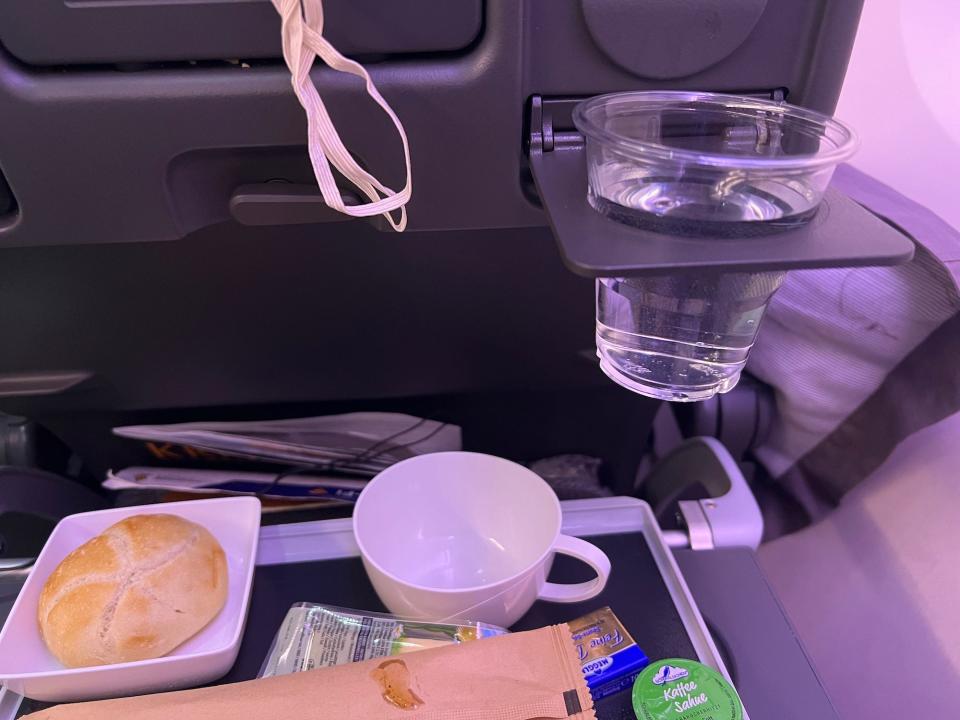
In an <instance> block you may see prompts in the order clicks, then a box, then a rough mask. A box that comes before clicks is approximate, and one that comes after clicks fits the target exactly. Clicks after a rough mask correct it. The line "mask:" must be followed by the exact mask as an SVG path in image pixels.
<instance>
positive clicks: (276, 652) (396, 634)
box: [258, 603, 507, 677]
mask: <svg viewBox="0 0 960 720" xmlns="http://www.w3.org/2000/svg"><path fill="white" fill-rule="evenodd" d="M506 633H507V631H506V630H504V629H503V628H501V627H496V626H494V625H488V624H486V623H479V622H478V623H463V624H451V623H430V622H419V621H416V620H404V619H401V618H398V617H396V616H394V615H387V614H385V613H377V612H366V611H362V610H349V609H346V608H341V607H334V606H332V605H317V604H314V603H297V604H296V605H294V606H293V607H291V608H290V610H289V611H288V612H287V616H286V617H285V618H284V620H283V624H282V625H281V626H280V629H279V630H278V631H277V634H276V637H275V638H274V640H273V645H272V646H271V647H270V652H269V654H268V655H267V657H266V659H265V660H264V662H263V666H262V667H261V669H260V675H259V676H258V677H273V676H275V675H288V674H290V673H297V672H303V671H305V670H313V669H315V668H320V667H333V666H335V665H343V664H344V663H351V662H359V661H362V660H370V659H371V658H380V657H389V656H391V655H402V654H405V653H410V652H416V651H418V650H427V649H429V648H435V647H441V646H444V645H454V644H458V643H465V642H470V641H472V640H480V639H483V638H489V637H496V636H497V635H505V634H506Z"/></svg>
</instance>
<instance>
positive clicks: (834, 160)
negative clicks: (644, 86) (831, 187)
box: [573, 92, 857, 235]
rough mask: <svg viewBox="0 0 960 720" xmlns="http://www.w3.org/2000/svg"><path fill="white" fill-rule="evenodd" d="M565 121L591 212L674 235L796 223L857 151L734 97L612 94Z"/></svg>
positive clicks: (836, 130)
mask: <svg viewBox="0 0 960 720" xmlns="http://www.w3.org/2000/svg"><path fill="white" fill-rule="evenodd" d="M573 117H574V122H575V123H576V126H577V128H578V129H579V130H580V131H581V132H582V133H583V134H584V136H585V137H586V153H587V172H588V179H589V193H590V194H589V198H590V203H591V205H592V206H593V207H594V208H595V209H596V210H597V211H599V212H601V213H603V214H604V215H608V216H610V217H612V218H614V219H616V220H619V221H620V222H626V223H629V224H634V225H640V226H652V227H653V228H654V229H658V230H660V231H663V232H668V233H674V234H685V235H687V234H695V235H731V234H740V233H745V232H746V233H750V234H753V233H755V232H756V231H758V230H761V228H758V227H757V226H756V224H757V223H764V224H768V225H777V226H791V225H793V224H795V223H799V222H803V221H805V220H807V219H809V218H810V217H812V215H813V214H814V213H815V212H816V209H817V206H818V205H819V203H820V200H821V199H822V197H823V193H824V190H826V187H827V184H828V183H829V182H830V178H831V176H832V175H833V171H834V168H836V166H837V164H838V163H840V162H842V161H844V160H846V159H847V158H849V157H850V156H851V155H852V154H853V152H854V151H855V150H856V146H857V138H856V135H855V134H854V132H853V131H852V130H851V129H850V128H849V127H847V126H846V125H844V124H843V123H840V122H838V121H837V120H834V119H833V118H831V117H829V116H826V115H822V114H821V113H818V112H814V111H812V110H806V109H804V108H800V107H796V106H793V105H788V104H787V103H784V102H773V101H770V100H760V99H756V98H750V97H743V96H738V95H719V94H715V93H701V92H629V93H616V94H612V95H601V96H598V97H594V98H591V99H589V100H586V101H584V102H582V103H580V104H579V105H578V106H577V107H576V109H575V110H574V116H573ZM766 230H769V227H767V228H763V229H762V231H766Z"/></svg>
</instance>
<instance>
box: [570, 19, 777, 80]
mask: <svg viewBox="0 0 960 720" xmlns="http://www.w3.org/2000/svg"><path fill="white" fill-rule="evenodd" d="M581 1H582V3H583V15H584V17H585V18H586V21H587V26H588V27H589V28H590V35H591V37H593V40H594V42H595V43H596V44H597V45H598V46H599V47H600V48H602V49H603V51H604V52H605V53H606V54H607V55H608V56H609V57H610V59H612V60H613V61H615V62H616V63H617V64H618V65H620V66H621V67H622V68H624V69H625V70H628V71H630V72H631V73H634V74H636V75H640V76H641V77H648V78H659V79H670V78H681V77H685V76H687V75H693V73H695V72H700V71H701V70H705V69H706V68H708V67H710V66H711V65H715V64H716V63H718V62H720V61H721V60H723V59H724V58H725V57H728V56H729V55H730V54H731V53H733V52H734V51H735V50H736V49H737V48H738V47H740V45H742V44H743V42H744V41H745V40H746V39H747V37H749V35H750V34H751V32H752V31H753V29H754V26H756V24H757V20H759V18H760V16H761V15H762V14H763V10H764V8H765V7H766V5H767V0H686V1H685V2H674V0H581Z"/></svg>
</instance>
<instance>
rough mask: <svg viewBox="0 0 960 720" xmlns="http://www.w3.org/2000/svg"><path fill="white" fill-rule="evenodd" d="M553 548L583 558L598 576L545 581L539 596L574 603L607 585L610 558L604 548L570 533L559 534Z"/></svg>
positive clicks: (597, 593)
mask: <svg viewBox="0 0 960 720" xmlns="http://www.w3.org/2000/svg"><path fill="white" fill-rule="evenodd" d="M553 550H554V552H557V553H560V554H561V555H569V556H570V557H574V558H576V559H577V560H582V561H583V562H585V563H586V564H587V565H589V566H590V567H592V568H593V571H594V572H595V573H596V574H597V576H596V577H595V578H594V579H593V580H587V581H586V582H582V583H570V584H566V583H552V582H548V583H544V585H543V588H542V589H541V590H540V594H539V595H538V596H537V597H538V598H539V599H540V600H546V601H547V602H558V603H574V602H581V601H582V600H589V599H590V598H593V597H596V596H597V595H599V594H600V593H601V592H603V588H604V587H606V585H607V578H608V577H610V558H608V557H607V555H606V553H605V552H603V550H601V549H600V548H598V547H597V546H596V545H592V544H591V543H588V542H587V541H586V540H581V539H580V538H575V537H571V536H570V535H559V536H558V537H557V541H556V542H555V543H554V545H553Z"/></svg>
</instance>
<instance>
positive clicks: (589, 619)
mask: <svg viewBox="0 0 960 720" xmlns="http://www.w3.org/2000/svg"><path fill="white" fill-rule="evenodd" d="M567 626H568V627H569V628H570V633H571V635H572V637H573V643H574V647H575V648H576V651H577V658H578V659H579V661H580V667H581V669H582V670H583V675H584V677H585V678H586V681H587V687H589V688H590V694H591V695H592V696H593V699H594V701H596V700H599V699H600V698H604V697H606V696H607V695H613V694H614V693H617V692H620V691H621V690H626V689H627V688H629V687H631V686H632V685H633V681H634V680H635V679H636V677H637V675H639V674H640V671H641V670H643V669H644V668H645V667H646V666H647V665H648V664H649V663H650V661H649V660H648V659H647V656H646V654H645V653H644V652H643V650H641V649H640V647H639V646H638V645H637V644H636V643H635V642H634V641H633V638H632V637H630V634H629V633H628V632H627V630H626V628H624V627H623V624H622V623H621V622H620V620H619V619H618V618H617V616H616V615H614V614H613V610H611V609H610V608H609V607H603V608H600V609H599V610H595V611H594V612H592V613H589V614H587V615H584V616H583V617H580V618H577V619H576V620H571V621H570V622H568V623H567Z"/></svg>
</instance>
